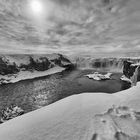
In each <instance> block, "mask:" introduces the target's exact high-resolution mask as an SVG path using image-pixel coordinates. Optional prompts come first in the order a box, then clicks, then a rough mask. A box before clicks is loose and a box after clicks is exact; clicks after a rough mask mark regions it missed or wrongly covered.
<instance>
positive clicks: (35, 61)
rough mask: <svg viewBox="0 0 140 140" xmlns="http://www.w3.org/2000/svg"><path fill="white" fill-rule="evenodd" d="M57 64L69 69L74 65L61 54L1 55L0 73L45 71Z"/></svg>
mask: <svg viewBox="0 0 140 140" xmlns="http://www.w3.org/2000/svg"><path fill="white" fill-rule="evenodd" d="M55 66H60V67H65V68H67V69H69V68H72V67H74V65H73V64H72V63H71V61H70V60H69V59H68V58H66V57H65V56H63V55H61V54H48V55H1V56H0V75H7V74H16V73H18V72H19V71H34V70H36V71H45V70H48V69H50V68H52V67H55Z"/></svg>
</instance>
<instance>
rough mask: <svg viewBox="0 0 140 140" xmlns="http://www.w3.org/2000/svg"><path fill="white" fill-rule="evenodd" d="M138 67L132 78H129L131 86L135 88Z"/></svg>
mask: <svg viewBox="0 0 140 140" xmlns="http://www.w3.org/2000/svg"><path fill="white" fill-rule="evenodd" d="M139 67H140V66H137V68H136V69H135V72H134V74H133V76H132V77H131V81H132V84H131V86H136V85H137V80H138V74H139Z"/></svg>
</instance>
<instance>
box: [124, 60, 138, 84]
mask: <svg viewBox="0 0 140 140" xmlns="http://www.w3.org/2000/svg"><path fill="white" fill-rule="evenodd" d="M123 74H124V75H125V76H126V77H127V78H129V79H131V81H132V82H133V83H136V82H137V81H140V63H137V64H135V63H134V62H133V61H124V66H123Z"/></svg>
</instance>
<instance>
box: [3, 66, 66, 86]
mask: <svg viewBox="0 0 140 140" xmlns="http://www.w3.org/2000/svg"><path fill="white" fill-rule="evenodd" d="M63 70H65V68H63V67H59V66H57V67H53V68H50V69H48V70H46V71H33V72H31V71H20V72H19V73H17V74H14V75H4V76H3V75H0V79H3V80H2V83H5V84H7V83H15V82H18V81H21V80H26V79H33V78H37V77H43V76H47V75H51V74H54V73H59V72H62V71H63ZM0 84H1V83H0Z"/></svg>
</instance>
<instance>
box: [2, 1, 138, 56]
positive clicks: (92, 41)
mask: <svg viewBox="0 0 140 140" xmlns="http://www.w3.org/2000/svg"><path fill="white" fill-rule="evenodd" d="M45 1H46V2H47V1H48V0H45ZM49 2H50V3H52V5H53V6H52V8H53V9H52V12H51V13H50V15H49V18H44V19H41V18H39V19H38V21H39V22H37V21H36V20H32V18H30V17H29V16H28V13H27V12H26V7H27V4H28V0H25V1H23V0H14V2H13V0H0V52H1V53H2V52H4V53H6V52H7V53H9V52H12V53H14V52H15V53H19V52H21V53H28V52H30V53H31V52H32V53H35V52H38V53H44V52H46V53H49V52H63V53H67V54H72V53H73V54H76V53H79V52H80V53H93V54H95V53H105V54H106V53H112V52H113V53H115V52H116V53H118V54H119V52H123V53H128V52H131V51H132V48H133V50H134V51H136V50H137V51H138V50H139V49H140V48H139V45H140V44H139V43H140V36H139V35H140V8H139V5H140V1H139V0H52V1H49ZM28 12H29V11H28ZM29 14H30V13H29ZM38 23H40V24H38ZM14 48H15V49H14Z"/></svg>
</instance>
